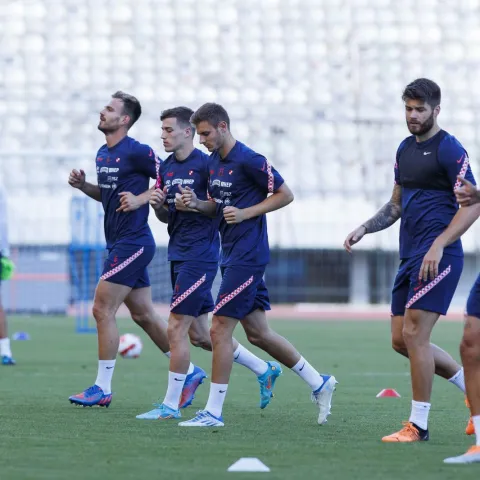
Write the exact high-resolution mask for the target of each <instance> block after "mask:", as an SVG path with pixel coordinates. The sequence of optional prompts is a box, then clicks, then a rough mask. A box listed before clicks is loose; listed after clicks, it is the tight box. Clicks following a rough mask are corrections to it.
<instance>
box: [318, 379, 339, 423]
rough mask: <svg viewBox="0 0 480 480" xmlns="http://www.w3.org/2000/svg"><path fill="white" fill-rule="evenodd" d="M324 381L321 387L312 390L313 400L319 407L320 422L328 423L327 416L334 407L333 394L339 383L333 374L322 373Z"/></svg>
mask: <svg viewBox="0 0 480 480" xmlns="http://www.w3.org/2000/svg"><path fill="white" fill-rule="evenodd" d="M321 377H322V378H323V383H322V386H321V387H320V388H318V389H317V390H315V391H314V392H312V402H313V403H315V404H316V405H317V407H318V420H317V421H318V424H319V425H323V424H325V423H327V417H328V416H329V415H330V410H331V408H332V396H333V392H334V391H335V388H336V387H335V385H336V384H337V383H338V382H337V380H336V379H335V377H334V376H333V375H321Z"/></svg>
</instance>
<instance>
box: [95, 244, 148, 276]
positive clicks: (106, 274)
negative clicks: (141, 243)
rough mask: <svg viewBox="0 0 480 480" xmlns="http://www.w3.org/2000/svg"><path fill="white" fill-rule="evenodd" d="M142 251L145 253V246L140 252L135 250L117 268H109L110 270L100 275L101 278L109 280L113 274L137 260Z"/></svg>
mask: <svg viewBox="0 0 480 480" xmlns="http://www.w3.org/2000/svg"><path fill="white" fill-rule="evenodd" d="M142 253H143V247H142V248H141V249H140V250H139V251H138V252H135V253H134V254H133V255H132V256H131V257H129V258H127V259H126V260H125V261H124V262H122V263H120V264H119V265H117V266H116V267H115V268H112V270H109V271H108V272H106V273H104V274H103V275H102V276H101V277H100V279H101V280H107V279H108V278H110V277H113V275H116V274H117V273H118V272H120V271H121V270H123V269H124V268H125V267H128V265H130V264H131V263H132V262H133V261H134V260H136V259H137V258H138V257H139V256H140V255H141V254H142Z"/></svg>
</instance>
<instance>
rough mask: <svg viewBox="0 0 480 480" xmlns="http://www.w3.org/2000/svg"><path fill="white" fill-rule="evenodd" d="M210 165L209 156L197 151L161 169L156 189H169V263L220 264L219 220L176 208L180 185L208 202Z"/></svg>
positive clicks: (167, 163) (169, 158) (165, 162)
mask: <svg viewBox="0 0 480 480" xmlns="http://www.w3.org/2000/svg"><path fill="white" fill-rule="evenodd" d="M208 161H209V156H208V155H206V154H205V153H203V152H201V151H200V150H198V149H197V148H195V149H194V150H193V151H192V153H191V154H190V155H189V156H188V157H187V158H186V159H185V160H183V161H179V160H177V159H176V157H175V154H174V153H173V154H172V155H170V156H169V157H167V159H166V160H165V161H164V162H163V163H162V165H161V166H160V175H159V177H158V179H157V183H156V187H157V188H161V189H163V187H164V186H166V187H167V198H166V204H167V205H168V234H169V235H170V240H169V242H168V260H169V261H185V260H197V261H203V262H215V263H217V262H218V256H219V251H220V239H219V235H218V220H217V219H215V218H209V217H207V216H205V215H203V214H202V213H197V212H181V211H177V210H176V208H175V194H177V193H180V190H179V188H178V185H181V186H182V187H183V188H185V187H187V186H188V187H190V188H191V189H192V190H194V191H195V193H196V195H197V197H198V198H199V199H200V200H207V189H208V176H209V172H208Z"/></svg>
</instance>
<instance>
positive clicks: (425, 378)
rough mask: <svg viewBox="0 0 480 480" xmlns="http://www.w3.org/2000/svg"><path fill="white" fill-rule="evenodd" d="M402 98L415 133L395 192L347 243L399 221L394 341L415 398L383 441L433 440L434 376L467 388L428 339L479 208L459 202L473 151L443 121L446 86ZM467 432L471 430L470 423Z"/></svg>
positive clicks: (420, 84) (421, 88)
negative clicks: (405, 362)
mask: <svg viewBox="0 0 480 480" xmlns="http://www.w3.org/2000/svg"><path fill="white" fill-rule="evenodd" d="M402 98H403V101H404V103H405V116H406V122H407V127H408V129H409V131H410V133H411V134H412V135H411V136H410V137H408V138H406V139H405V140H404V141H403V142H402V143H401V144H400V146H399V148H398V150H397V156H396V163H395V169H394V170H395V185H394V187H393V193H392V197H391V199H390V201H389V202H388V203H386V204H385V205H384V206H383V207H382V208H381V209H380V210H379V211H378V213H377V214H376V215H375V216H373V217H372V218H371V219H370V220H368V221H366V222H365V223H363V224H362V225H361V226H360V227H358V228H356V229H355V230H354V231H353V232H351V233H350V234H349V235H348V236H347V238H346V240H345V243H344V247H345V249H346V250H347V251H348V252H351V251H352V246H353V245H354V244H356V243H358V242H359V241H360V240H361V239H362V238H363V236H364V235H365V234H367V233H369V234H370V233H374V232H378V231H380V230H384V229H386V228H388V227H390V226H391V225H393V224H394V223H395V222H396V221H397V220H398V219H399V218H401V225H400V259H401V263H400V267H399V270H398V274H397V277H396V279H395V283H394V286H393V291H392V305H391V311H392V313H391V315H392V317H391V322H392V345H393V349H394V350H395V351H397V352H398V353H400V354H401V355H403V356H405V357H407V358H409V359H410V371H411V378H412V390H413V400H412V410H411V414H410V419H409V421H408V422H407V423H406V424H405V426H404V428H402V429H401V430H400V431H398V432H396V433H393V434H392V435H388V436H386V437H384V438H383V439H382V440H383V441H384V442H416V441H423V440H428V438H429V434H428V414H429V411H430V396H431V391H432V382H433V375H434V373H436V374H437V375H440V376H441V377H443V378H446V379H448V380H449V381H450V382H451V383H453V384H454V385H456V386H457V387H458V388H459V389H460V390H462V392H465V381H464V373H463V369H462V368H461V367H460V365H458V364H457V362H455V361H454V360H453V358H452V357H451V356H450V355H449V354H448V353H446V352H445V351H443V350H442V349H440V348H439V347H437V346H436V345H434V344H432V343H430V335H431V332H432V329H433V327H434V325H435V323H436V322H437V320H438V318H439V316H440V315H445V314H446V313H447V310H448V308H449V306H450V302H451V300H452V297H453V294H454V293H455V289H456V288H457V284H458V280H459V278H460V275H461V273H462V268H463V250H462V244H461V241H460V240H459V237H460V236H461V235H462V234H463V233H464V232H465V231H466V230H467V229H468V228H469V227H470V225H471V224H472V223H473V222H474V221H475V220H476V219H477V217H478V215H479V213H480V208H479V207H478V206H469V207H463V208H461V209H458V204H457V202H456V200H455V194H454V190H455V189H456V188H457V187H458V181H457V175H460V176H462V177H466V178H468V179H470V180H471V181H472V182H473V181H474V180H473V175H472V172H471V169H470V166H469V160H468V155H467V152H466V151H465V149H464V148H463V147H462V145H461V144H460V143H459V142H458V140H457V139H456V138H455V137H453V136H452V135H450V134H449V133H447V132H446V131H445V130H442V129H441V128H440V127H439V126H438V124H437V117H438V114H439V113H440V99H441V91H440V87H439V86H438V85H437V84H436V83H435V82H433V81H431V80H428V79H425V78H419V79H417V80H415V81H413V82H412V83H410V84H409V85H407V87H406V88H405V90H404V92H403V96H402ZM467 429H468V432H470V433H471V423H469V426H468V428H467Z"/></svg>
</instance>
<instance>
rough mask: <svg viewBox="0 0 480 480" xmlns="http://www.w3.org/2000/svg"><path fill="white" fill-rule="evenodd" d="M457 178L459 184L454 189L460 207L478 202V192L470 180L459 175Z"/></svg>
mask: <svg viewBox="0 0 480 480" xmlns="http://www.w3.org/2000/svg"><path fill="white" fill-rule="evenodd" d="M457 180H458V181H459V182H460V184H461V186H460V187H459V188H457V189H456V190H455V197H456V198H457V202H458V203H459V204H460V205H461V206H462V207H468V206H469V205H473V204H474V203H478V202H480V197H479V193H480V192H479V191H478V190H477V187H476V186H475V185H474V184H473V183H472V182H469V181H468V180H467V179H465V178H463V177H461V176H460V175H459V176H458V177H457Z"/></svg>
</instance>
